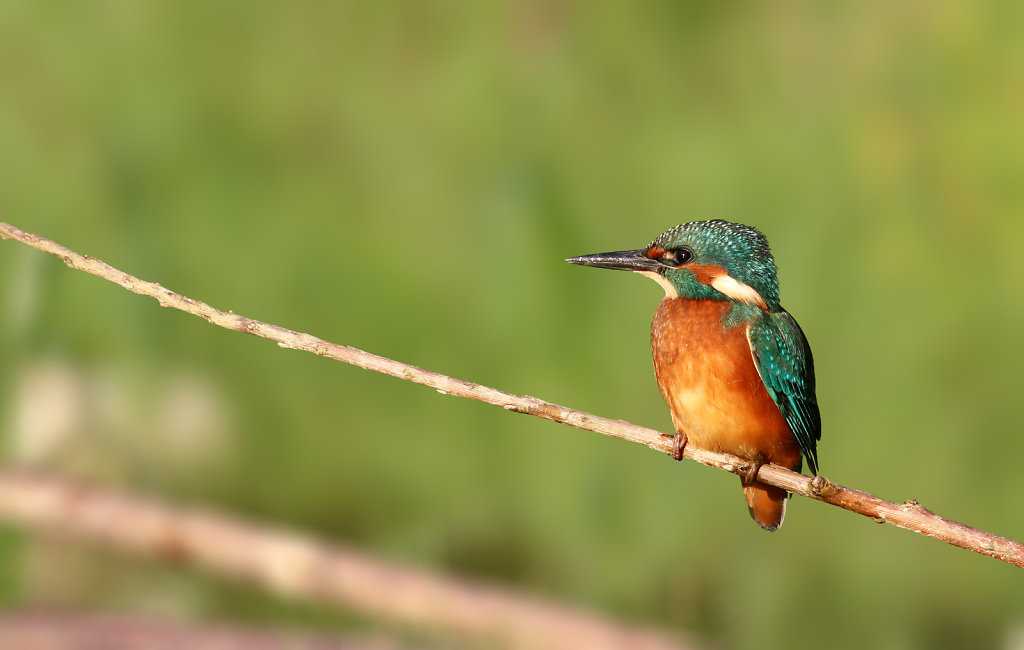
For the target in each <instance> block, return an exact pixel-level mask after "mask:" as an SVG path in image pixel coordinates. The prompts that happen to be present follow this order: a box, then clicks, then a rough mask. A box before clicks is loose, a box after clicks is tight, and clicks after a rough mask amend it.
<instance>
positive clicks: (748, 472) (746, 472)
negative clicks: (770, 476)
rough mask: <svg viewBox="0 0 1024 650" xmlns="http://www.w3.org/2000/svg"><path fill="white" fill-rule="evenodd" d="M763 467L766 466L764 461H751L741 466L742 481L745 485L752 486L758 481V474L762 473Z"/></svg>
mask: <svg viewBox="0 0 1024 650" xmlns="http://www.w3.org/2000/svg"><path fill="white" fill-rule="evenodd" d="M761 465H764V461H763V460H750V461H747V463H746V464H745V465H741V466H740V481H741V482H742V483H743V485H750V484H751V483H753V482H754V481H756V480H757V473H758V472H759V471H761Z"/></svg>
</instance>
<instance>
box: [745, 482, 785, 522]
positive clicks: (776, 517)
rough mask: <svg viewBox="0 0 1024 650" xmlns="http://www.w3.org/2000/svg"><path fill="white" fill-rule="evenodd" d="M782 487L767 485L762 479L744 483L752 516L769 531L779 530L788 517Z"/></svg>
mask: <svg viewBox="0 0 1024 650" xmlns="http://www.w3.org/2000/svg"><path fill="white" fill-rule="evenodd" d="M787 495H788V493H787V492H786V491H785V490H783V489H782V488H777V487H775V486H774V485H767V484H765V483H762V482H761V481H754V482H752V483H750V484H749V485H748V484H744V485H743V496H745V497H746V499H747V508H749V509H750V516H751V517H753V519H754V521H756V522H757V525H758V526H760V527H761V528H764V529H765V530H767V531H770V532H771V531H775V530H778V528H779V526H781V525H782V520H783V519H785V518H786V496H787Z"/></svg>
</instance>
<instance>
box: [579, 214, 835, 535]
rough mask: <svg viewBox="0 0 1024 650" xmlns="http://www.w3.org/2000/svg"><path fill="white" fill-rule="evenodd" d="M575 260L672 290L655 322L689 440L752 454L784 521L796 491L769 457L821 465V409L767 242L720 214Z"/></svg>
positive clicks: (751, 504) (676, 444) (745, 478)
mask: <svg viewBox="0 0 1024 650" xmlns="http://www.w3.org/2000/svg"><path fill="white" fill-rule="evenodd" d="M565 261H566V262H569V263H570V264H580V265H583V266H593V267H597V268H604V269H617V270H623V271H634V272H636V273H639V274H640V275H644V276H647V277H649V278H651V279H652V280H654V281H655V282H657V283H658V284H659V285H661V287H662V288H663V289H664V290H665V298H664V299H663V300H662V301H661V303H660V304H659V305H658V308H657V311H656V312H655V313H654V319H653V321H652V323H651V350H652V352H653V356H654V370H655V377H656V378H657V382H658V388H659V389H660V391H661V395H662V397H663V398H664V399H665V402H666V403H667V404H668V407H669V410H670V412H671V416H672V423H673V425H674V427H675V430H676V434H675V436H674V441H673V450H674V453H673V456H674V457H675V458H676V459H677V460H679V459H681V458H682V455H683V450H684V449H685V447H686V446H687V445H692V446H693V447H694V448H696V449H703V450H708V451H716V452H724V453H728V454H732V455H735V456H739V457H741V458H743V459H745V460H747V461H748V463H746V465H745V471H743V473H742V474H741V475H740V481H741V484H742V487H743V493H744V497H745V498H746V502H747V507H748V509H749V511H750V516H751V517H752V518H753V519H754V521H755V522H756V523H757V524H758V525H760V526H761V528H763V529H765V530H767V531H775V530H777V529H778V528H779V527H780V526H781V525H782V522H783V520H784V519H785V515H786V501H787V497H788V496H789V495H788V493H787V492H786V491H785V490H783V489H782V488H779V487H775V486H772V485H768V484H766V483H762V482H761V481H759V480H757V472H758V470H759V469H760V468H761V465H762V464H764V463H773V464H776V465H781V466H782V467H786V468H788V469H791V470H794V471H796V472H800V471H802V468H803V461H804V460H805V459H806V461H807V465H808V467H809V469H810V472H811V474H813V475H817V473H818V455H817V442H818V441H819V440H821V414H820V411H819V409H818V402H817V397H816V394H815V380H814V359H813V357H812V355H811V348H810V345H809V344H808V343H807V338H806V337H805V336H804V333H803V330H801V329H800V326H799V325H798V324H797V322H796V319H794V318H793V317H792V316H791V315H790V314H789V312H787V311H786V310H785V309H783V308H782V306H781V305H780V304H779V282H778V276H777V272H776V267H775V260H774V258H773V257H772V253H771V249H770V248H769V247H768V240H767V239H766V238H765V236H764V235H763V234H762V233H761V232H760V231H759V230H757V229H756V228H753V227H751V226H745V225H742V224H738V223H732V222H729V221H724V220H722V219H713V220H709V221H692V222H689V223H684V224H681V225H678V226H676V227H674V228H671V229H669V230H667V231H666V232H664V233H662V234H661V235H659V236H658V237H657V238H656V239H655V240H654V241H653V242H651V244H650V245H648V246H647V247H646V248H640V249H636V250H624V251H615V252H610V253H598V254H594V255H583V256H580V257H570V258H568V259H566V260H565Z"/></svg>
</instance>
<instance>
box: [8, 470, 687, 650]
mask: <svg viewBox="0 0 1024 650" xmlns="http://www.w3.org/2000/svg"><path fill="white" fill-rule="evenodd" d="M0 518H3V519H5V520H7V521H12V522H15V523H17V524H19V525H22V526H27V527H30V528H34V529H40V530H45V531H50V532H53V533H58V534H63V535H70V536H72V537H74V538H76V539H88V540H91V541H93V542H97V543H100V544H103V545H105V546H109V547H112V548H114V549H117V550H121V551H127V552H131V553H137V554H140V555H144V556H148V557H154V558H158V559H162V560H167V561H171V562H183V563H186V564H189V565H194V566H197V567H200V568H204V569H207V570H209V571H211V572H215V573H217V574H219V575H223V576H228V577H233V578H240V579H243V580H247V581H249V582H252V583H256V584H259V585H261V586H263V587H265V588H267V589H269V590H270V591H273V592H275V593H278V594H282V595H285V596H289V597H293V598H305V599H309V600H314V601H317V602H323V603H331V604H335V605H342V606H344V607H346V608H348V609H350V610H355V611H357V612H362V613H364V614H367V615H370V616H374V617H377V618H381V619H385V620H390V621H392V622H396V623H400V624H404V625H416V626H420V627H422V628H427V629H434V630H438V631H444V632H446V633H448V634H449V635H452V636H456V637H464V639H465V640H469V641H473V642H476V643H481V642H483V643H484V644H485V645H487V646H488V647H491V646H494V645H496V646H497V647H505V648H531V649H533V648H541V649H543V648H550V649H554V648H595V649H598V650H613V649H615V648H638V649H642V650H670V649H675V650H683V648H685V647H686V646H685V645H683V643H682V642H681V641H679V640H675V639H669V638H668V637H666V636H663V635H661V634H659V633H656V632H653V631H649V630H644V629H640V628H632V627H627V626H623V625H616V624H613V623H610V622H608V621H605V620H603V619H601V618H598V617H596V616H593V615H590V614H587V613H584V612H581V611H578V610H572V609H568V608H566V607H564V606H560V605H557V604H554V603H550V602H544V601H540V600H531V599H527V598H525V597H522V596H515V595H512V594H509V593H507V592H503V591H499V590H498V589H495V588H489V587H484V586H481V585H475V584H470V583H468V582H463V581H457V580H454V579H451V578H446V577H442V576H438V575H434V574H431V573H428V572H426V571H422V570H416V569H411V568H404V567H398V566H395V565H392V564H386V563H384V562H381V561H380V560H376V559H373V558H371V557H368V556H365V555H362V554H360V553H358V552H356V551H353V550H350V549H346V548H342V547H339V546H337V545H335V546H330V547H329V546H326V545H324V544H321V543H318V542H317V541H315V540H313V539H310V538H308V537H304V536H302V535H299V534H297V533H293V532H288V531H281V530H273V529H269V528H265V527H261V526H257V525H255V524H251V523H246V522H243V521H240V520H237V519H232V518H229V517H227V516H224V515H217V514H213V513H209V512H200V511H197V510H185V509H183V508H175V507H171V506H167V505H164V504H160V503H156V502H154V501H151V500H148V499H143V498H141V497H138V496H132V495H128V494H124V493H119V492H114V491H112V490H108V489H100V488H95V487H90V486H86V485H82V484H78V483H72V482H70V481H67V480H64V479H57V478H52V477H45V476H41V475H38V474H30V473H26V472H17V471H13V470H0ZM0 629H2V628H0ZM0 638H2V636H0ZM188 645H189V644H182V646H181V647H188ZM3 647H8V646H7V645H4V646H3ZM239 647H241V646H239ZM246 647H248V646H246Z"/></svg>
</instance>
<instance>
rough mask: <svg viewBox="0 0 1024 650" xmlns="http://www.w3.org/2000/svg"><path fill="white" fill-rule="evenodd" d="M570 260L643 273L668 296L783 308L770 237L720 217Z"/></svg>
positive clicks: (691, 223) (575, 262) (773, 309)
mask: <svg viewBox="0 0 1024 650" xmlns="http://www.w3.org/2000/svg"><path fill="white" fill-rule="evenodd" d="M566 261H567V262H570V263H572V264H583V265H585V266H597V267H601V268H611V269H622V270H628V271H636V272H638V273H642V274H643V275H646V276H648V277H651V278H652V279H654V280H656V281H657V282H658V283H659V284H661V285H662V286H663V287H664V288H665V292H666V294H668V295H669V296H670V297H674V296H679V297H681V298H690V299H706V300H731V301H733V302H738V303H743V304H748V305H754V306H757V307H759V308H761V309H763V310H764V311H777V310H778V309H780V307H779V283H778V278H777V276H776V272H775V260H774V259H773V258H772V253H771V250H770V249H769V248H768V240H767V239H765V237H764V235H762V234H761V233H760V232H759V231H758V230H757V229H756V228H751V227H750V226H744V225H741V224H738V223H732V222H729V221H723V220H721V219H714V220H711V221H691V222H690V223H684V224H681V225H678V226H676V227H675V228H672V229H670V230H668V231H666V232H664V233H662V234H661V235H659V236H658V238H657V239H655V240H654V241H653V242H651V244H650V245H649V246H647V247H646V248H641V249H637V250H632V251H617V252H614V253H600V254H597V255H584V256H582V257H573V258H570V259H568V260H566Z"/></svg>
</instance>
